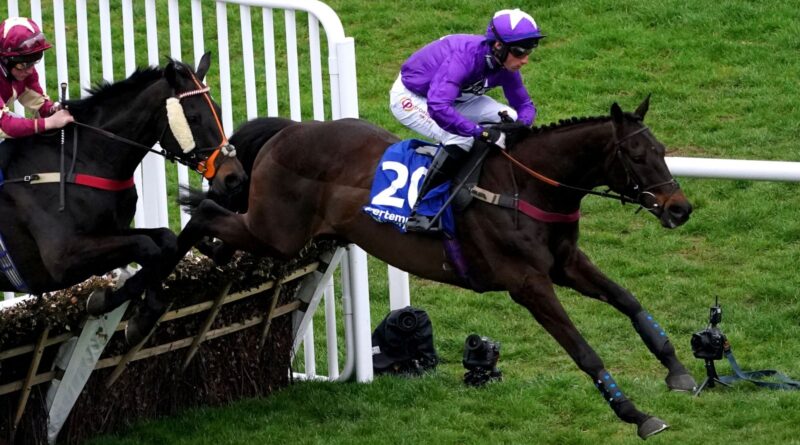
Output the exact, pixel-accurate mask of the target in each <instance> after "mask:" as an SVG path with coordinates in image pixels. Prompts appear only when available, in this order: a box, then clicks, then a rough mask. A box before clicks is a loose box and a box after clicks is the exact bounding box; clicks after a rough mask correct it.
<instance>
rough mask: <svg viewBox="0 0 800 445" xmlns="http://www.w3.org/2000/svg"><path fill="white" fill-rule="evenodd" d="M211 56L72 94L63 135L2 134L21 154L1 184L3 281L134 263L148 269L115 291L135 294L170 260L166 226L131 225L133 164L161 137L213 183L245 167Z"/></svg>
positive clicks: (225, 187) (63, 280) (230, 187)
mask: <svg viewBox="0 0 800 445" xmlns="http://www.w3.org/2000/svg"><path fill="white" fill-rule="evenodd" d="M209 65H210V56H209V54H208V53H206V54H205V55H204V56H203V58H202V59H201V60H200V62H199V64H198V67H197V71H196V72H195V71H194V70H193V69H192V68H191V67H190V66H188V65H186V64H184V63H182V62H178V61H173V60H170V61H169V62H168V63H167V64H166V66H165V67H164V68H163V69H161V68H147V69H140V70H137V71H136V72H134V73H133V74H132V75H131V76H130V77H129V78H128V79H125V80H122V81H119V82H116V83H113V84H108V83H104V84H101V85H99V86H97V87H95V88H94V89H92V90H90V91H89V92H90V94H91V95H90V96H88V97H86V98H85V99H82V100H73V101H67V102H66V103H65V106H66V108H68V109H69V110H70V112H71V113H72V115H73V116H74V117H75V121H76V124H73V125H70V126H69V127H67V128H66V129H65V130H64V135H63V138H64V139H63V142H62V133H61V131H52V132H48V133H45V134H40V135H35V136H31V137H28V138H21V139H7V140H5V141H4V142H3V144H10V145H11V146H12V147H11V148H12V150H13V153H14V155H13V158H12V159H11V161H10V164H9V166H8V169H7V171H6V172H4V173H5V178H6V179H5V183H4V184H3V185H2V190H0V215H2V216H1V217H0V235H1V236H2V246H1V247H2V249H0V258H1V259H0V265H3V269H6V273H5V274H3V273H0V290H4V291H21V292H29V293H33V294H40V293H42V292H47V291H52V290H57V289H63V288H65V287H68V286H70V285H73V284H75V283H79V282H81V281H83V280H85V279H87V278H88V277H90V276H92V275H97V274H103V273H105V272H108V271H109V270H112V269H114V268H117V267H121V266H125V265H127V264H129V263H131V262H136V263H139V264H140V265H141V266H142V270H141V271H140V272H139V274H137V276H136V277H134V278H131V279H130V280H128V283H130V284H128V283H126V285H125V286H124V287H123V288H121V289H119V290H118V291H116V292H115V297H116V298H120V299H123V300H127V299H130V298H131V297H133V296H136V295H138V294H137V293H136V289H137V286H136V282H137V281H141V280H145V279H146V278H147V277H148V276H149V275H148V274H149V273H150V272H151V271H152V269H153V268H157V267H158V266H159V264H160V262H159V259H161V258H162V257H163V256H164V255H166V256H167V257H168V258H170V259H171V258H172V257H173V256H174V253H175V247H176V244H175V243H176V238H175V234H174V233H172V232H171V231H170V230H169V229H167V228H154V229H135V228H131V227H130V226H131V221H132V220H133V216H134V213H135V210H136V200H137V193H136V189H135V188H134V184H133V179H132V177H133V173H134V170H135V169H136V167H137V166H138V165H139V163H140V162H141V160H142V158H143V157H144V156H145V155H146V154H147V153H148V150H151V147H152V146H153V145H154V144H155V143H156V142H160V144H161V147H163V153H162V154H163V155H164V156H166V157H168V158H170V159H175V160H178V161H179V162H183V163H186V164H187V165H190V166H191V167H193V168H194V169H196V170H197V171H199V172H201V173H203V174H204V176H205V177H207V178H209V179H210V178H214V177H216V179H215V180H214V186H213V190H215V192H217V193H221V194H222V193H233V192H235V191H236V190H238V188H240V187H241V184H243V183H244V181H246V174H245V172H244V170H243V169H242V166H241V164H240V163H239V162H238V160H236V158H235V150H233V149H232V148H231V146H230V145H229V144H228V141H227V138H226V137H225V133H224V131H223V129H222V125H221V123H220V120H219V116H220V113H219V106H218V105H217V104H216V103H215V102H213V101H212V100H211V98H210V95H209V94H208V87H206V86H204V85H203V84H202V83H201V82H200V80H199V79H202V78H203V77H204V76H205V74H206V72H207V71H208V68H209ZM195 146H196V148H193V147H195ZM64 149H65V151H66V156H64V155H62V150H64ZM73 154H74V157H73ZM62 178H63V181H62ZM62 193H63V199H62V198H61V195H62ZM62 201H63V210H62V209H60V207H61V204H60V203H61V202H62Z"/></svg>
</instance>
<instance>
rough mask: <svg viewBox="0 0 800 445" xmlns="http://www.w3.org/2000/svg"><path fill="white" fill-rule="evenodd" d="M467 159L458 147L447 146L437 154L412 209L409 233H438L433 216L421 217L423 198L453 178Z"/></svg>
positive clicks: (408, 225)
mask: <svg viewBox="0 0 800 445" xmlns="http://www.w3.org/2000/svg"><path fill="white" fill-rule="evenodd" d="M465 159H467V152H465V151H464V149H463V148H461V147H459V146H458V145H445V146H444V147H442V148H441V149H440V150H439V151H437V152H436V156H434V157H433V162H431V167H430V168H429V169H428V173H427V174H426V175H425V179H424V180H423V181H422V186H421V187H420V189H419V193H418V194H417V202H415V203H414V207H413V208H412V209H411V215H409V217H408V220H406V225H405V229H406V231H407V232H430V231H436V230H437V228H435V227H431V222H432V221H431V219H432V218H433V217H431V216H425V215H419V214H417V210H418V208H419V205H420V202H422V198H423V197H425V195H427V194H428V192H430V191H431V190H432V189H434V188H436V187H437V186H439V185H441V184H442V183H443V182H445V181H448V180H450V179H452V178H453V176H455V175H456V173H458V169H459V168H461V164H462V163H463V162H464V160H465Z"/></svg>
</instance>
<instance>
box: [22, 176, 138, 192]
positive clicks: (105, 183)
mask: <svg viewBox="0 0 800 445" xmlns="http://www.w3.org/2000/svg"><path fill="white" fill-rule="evenodd" d="M21 182H28V183H30V184H31V185H33V184H49V183H53V182H61V173H59V172H50V173H36V174H33V175H28V176H25V177H24V178H22V181H21ZM66 182H68V183H71V184H78V185H82V186H85V187H91V188H95V189H100V190H108V191H111V192H119V191H122V190H127V189H129V188H132V187H133V186H134V185H135V184H134V182H133V177H130V178H128V179H108V178H101V177H99V176H93V175H85V174H80V173H78V174H75V175H70V176H68V177H67V181H66Z"/></svg>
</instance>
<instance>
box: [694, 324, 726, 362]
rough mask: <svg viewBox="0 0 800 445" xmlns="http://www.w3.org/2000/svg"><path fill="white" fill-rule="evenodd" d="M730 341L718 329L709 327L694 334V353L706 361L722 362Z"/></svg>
mask: <svg viewBox="0 0 800 445" xmlns="http://www.w3.org/2000/svg"><path fill="white" fill-rule="evenodd" d="M727 341H728V339H727V338H726V337H725V334H723V333H722V331H720V330H719V328H718V327H716V326H714V327H709V328H706V329H703V330H702V331H698V332H695V333H694V334H692V353H693V354H694V356H695V357H697V358H700V359H704V360H720V359H722V355H723V354H724V352H725V344H726V343H727Z"/></svg>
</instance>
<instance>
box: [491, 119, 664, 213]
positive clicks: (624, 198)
mask: <svg viewBox="0 0 800 445" xmlns="http://www.w3.org/2000/svg"><path fill="white" fill-rule="evenodd" d="M648 129H649V128H648V127H646V126H643V127H642V128H640V129H638V130H636V131H633V132H631V133H629V134H627V135H625V136H624V137H622V138H620V139H616V138H615V139H616V140H614V141H612V143H613V144H614V147H615V149H616V150H615V154H616V157H617V159H619V160H620V163H621V164H622V167H623V168H624V169H625V174H626V175H627V176H628V183H630V182H631V178H637V179H638V177H637V175H635V174H633V171H632V169H631V168H630V165H629V164H628V162H626V161H627V159H625V158H624V157H623V155H622V150H620V148H621V147H622V143H623V142H625V141H626V140H628V139H629V138H631V137H633V136H635V135H637V134H640V133H643V132H645V131H647V130H648ZM500 153H502V154H503V156H505V157H506V158H507V159H508V160H509V161H511V162H512V163H513V164H514V165H516V166H517V167H519V168H520V169H521V170H522V171H524V172H525V173H527V174H529V175H530V176H533V177H534V178H536V179H538V180H540V181H542V182H544V183H545V184H549V185H551V186H553V187H562V188H566V189H570V190H574V191H577V192H581V193H585V194H589V195H595V196H599V197H601V198H609V199H614V200H618V201H620V202H621V203H622V204H625V203H632V204H639V205H640V206H642V208H645V206H644V205H643V204H642V198H643V197H648V196H654V195H653V194H652V193H651V192H650V190H653V189H656V188H658V187H662V186H664V185H668V184H676V182H675V180H674V179H671V180H669V181H664V182H662V183H659V184H655V185H651V186H649V187H647V188H644V189H642V190H641V191H640V190H639V189H640V187H641V186H640V184H639V182H641V181H639V182H637V181H634V184H633V189H634V190H635V191H638V193H639V195H638V196H637V197H636V198H632V197H630V196H628V195H625V194H622V193H616V192H612V191H611V190H606V191H604V192H598V191H596V190H592V189H587V188H583V187H576V186H573V185H568V184H564V183H562V182H559V181H556V180H554V179H551V178H549V177H547V176H545V175H543V174H541V173H539V172H537V171H535V170H533V169H531V168H530V167H528V166H526V165H525V164H523V163H522V162H520V161H519V160H518V159H516V158H515V157H513V156H512V155H511V154H510V153H508V151H507V150H500ZM657 206H658V204H657V203H656V204H654V206H653V207H651V208H654V207H657Z"/></svg>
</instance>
